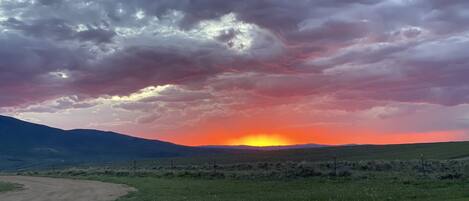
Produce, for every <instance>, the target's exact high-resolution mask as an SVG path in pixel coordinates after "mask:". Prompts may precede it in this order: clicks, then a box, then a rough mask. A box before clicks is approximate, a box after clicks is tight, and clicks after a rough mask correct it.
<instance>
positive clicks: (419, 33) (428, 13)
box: [0, 0, 469, 144]
mask: <svg viewBox="0 0 469 201" xmlns="http://www.w3.org/2000/svg"><path fill="white" fill-rule="evenodd" d="M467 6H469V2H466V1H439V0H431V1H427V0H382V1H375V0H356V1H349V0H298V1H287V0H269V1H264V0H258V1H257V0H256V1H253V0H240V1H220V0H197V1H196V0H182V1H174V0H157V1H155V0H151V1H150V0H136V1H124V0H103V1H88V0H73V1H72V0H3V1H0V58H1V59H0V112H2V113H4V114H9V115H14V116H18V117H21V118H25V119H29V120H32V121H37V122H42V123H47V124H51V125H55V126H59V127H64V128H72V127H91V128H98V129H109V130H115V131H121V132H127V133H131V134H134V135H139V136H144V137H149V138H162V139H166V140H174V141H175V142H181V143H189V144H206V143H226V139H228V138H236V137H242V136H243V135H247V134H253V133H273V134H276V135H285V136H289V138H292V139H291V140H290V141H292V142H293V143H306V142H320V141H322V142H325V143H334V141H333V140H331V139H333V138H334V136H335V137H336V138H341V139H344V140H337V141H336V142H337V143H338V142H344V143H359V141H360V140H355V141H353V140H352V139H353V138H350V137H346V136H344V135H345V134H344V133H349V134H350V135H357V136H358V137H357V139H359V138H360V137H359V136H360V135H359V133H364V134H366V135H363V136H367V137H370V136H371V137H373V136H374V137H375V138H376V139H378V138H379V137H380V136H389V135H393V134H395V135H396V136H404V135H406V133H409V135H411V134H416V133H432V132H438V134H435V135H437V136H435V135H432V134H429V135H428V136H433V137H435V138H429V139H430V140H431V139H443V138H440V137H441V136H440V135H443V134H442V133H444V132H448V133H452V134H454V133H455V132H456V133H465V131H466V130H467V129H468V128H469V125H468V123H466V120H467V112H469V106H468V105H467V104H469V95H467V94H469V81H468V79H467V78H466V77H467V76H468V75H469V57H468V56H466V54H465V53H466V52H467V51H468V50H469V25H468V24H467V23H465V22H466V21H468V20H469V15H467V11H466V9H465V8H466V7H467ZM448 114H451V115H448ZM64 119H66V120H64ZM403 119H406V121H403ZM429 122H432V123H429ZM435 122H437V123H435ZM427 123H428V124H431V125H427ZM396 125H400V126H398V127H400V128H399V129H395V128H394V129H393V128H392V127H393V126H394V127H395V126H396ZM422 135H424V134H422ZM194 136H200V138H199V139H200V140H199V141H193V142H190V141H188V140H185V139H187V138H190V137H191V138H193V137H194ZM454 136H458V137H457V139H460V138H464V139H466V138H465V137H464V136H463V137H461V136H460V135H459V134H458V135H448V139H447V140H457V139H456V137H454ZM443 137H444V136H443ZM346 139H348V141H347V140H346ZM382 139H385V138H384V137H383V138H382ZM386 139H387V138H386ZM406 139H410V138H406ZM418 139H420V138H418ZM421 139H422V140H424V139H425V138H421ZM349 141H350V142H349ZM352 141H353V142H352ZM372 141H373V140H367V141H366V142H369V143H372ZM376 142H379V143H381V142H383V141H381V140H376ZM393 142H394V141H393Z"/></svg>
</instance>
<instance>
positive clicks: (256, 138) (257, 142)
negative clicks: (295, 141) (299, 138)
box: [227, 134, 291, 147]
mask: <svg viewBox="0 0 469 201" xmlns="http://www.w3.org/2000/svg"><path fill="white" fill-rule="evenodd" d="M227 144H228V145H247V146H256V147H266V146H285V145H291V142H290V141H289V140H288V139H286V138H284V137H281V136H279V135H267V134H260V135H248V136H244V137H241V138H238V139H234V140H231V141H228V143H227Z"/></svg>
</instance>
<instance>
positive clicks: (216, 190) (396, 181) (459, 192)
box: [19, 142, 469, 201]
mask: <svg viewBox="0 0 469 201" xmlns="http://www.w3.org/2000/svg"><path fill="white" fill-rule="evenodd" d="M468 156H469V143H468V142H457V143H456V142H455V143H435V144H410V145H389V146H370V145H366V146H347V147H328V148H320V149H298V150H282V151H255V152H252V151H247V152H238V153H226V154H214V155H206V156H198V157H190V158H166V159H158V160H145V161H130V162H123V163H108V164H94V165H81V166H74V167H68V168H65V169H56V170H53V171H50V170H49V171H27V172H21V173H19V174H24V175H33V176H50V177H68V178H70V177H71V178H78V179H92V180H100V181H106V182H113V183H122V184H127V185H129V186H133V187H135V188H136V189H138V192H135V193H132V194H130V195H128V196H126V197H124V198H122V199H120V200H119V201H183V200H188V201H189V200H191V201H192V200H194V201H197V200H200V201H316V200H317V201H355V200H356V201H368V200H370V201H375V200H376V201H381V200H388V201H391V200H396V201H401V200H421V201H424V200H425V201H426V200H434V201H440V200H445V201H446V200H469V161H468V160H466V159H467V157H468Z"/></svg>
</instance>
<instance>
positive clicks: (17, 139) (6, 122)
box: [0, 116, 205, 170]
mask: <svg viewBox="0 0 469 201" xmlns="http://www.w3.org/2000/svg"><path fill="white" fill-rule="evenodd" d="M204 152H205V150H204V149H200V148H193V147H186V146H180V145H175V144H172V143H168V142H162V141H158V140H147V139H142V138H136V137H131V136H126V135H122V134H119V133H114V132H104V131H98V130H61V129H57V128H51V127H48V126H44V125H38V124H33V123H29V122H25V121H21V120H18V119H15V118H11V117H6V116H0V170H1V169H11V168H14V169H18V168H28V167H41V166H46V165H51V164H68V163H77V162H94V161H116V160H134V159H148V158H160V157H177V156H187V155H194V154H199V153H204Z"/></svg>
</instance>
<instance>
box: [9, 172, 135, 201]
mask: <svg viewBox="0 0 469 201" xmlns="http://www.w3.org/2000/svg"><path fill="white" fill-rule="evenodd" d="M0 181H5V182H10V183H16V184H21V185H23V189H22V190H19V191H11V192H5V193H0V200H1V201H113V200H116V199H117V198H119V197H121V196H124V195H126V194H127V193H129V192H131V191H134V189H133V188H130V187H127V186H125V185H120V184H110V183H103V182H97V181H83V180H70V179H52V178H42V177H24V176H0Z"/></svg>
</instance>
